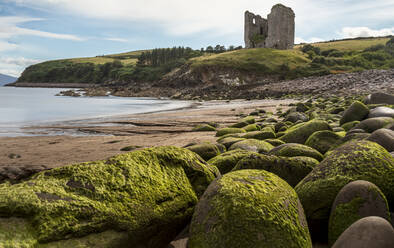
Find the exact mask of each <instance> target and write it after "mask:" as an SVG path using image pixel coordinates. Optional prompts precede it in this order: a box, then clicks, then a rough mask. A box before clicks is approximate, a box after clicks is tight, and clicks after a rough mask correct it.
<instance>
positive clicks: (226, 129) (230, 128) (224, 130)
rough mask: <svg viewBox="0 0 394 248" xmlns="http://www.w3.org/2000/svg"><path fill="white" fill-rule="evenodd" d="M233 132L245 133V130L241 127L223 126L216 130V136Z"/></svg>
mask: <svg viewBox="0 0 394 248" xmlns="http://www.w3.org/2000/svg"><path fill="white" fill-rule="evenodd" d="M233 133H246V131H245V130H244V129H242V128H234V127H225V128H222V129H219V130H218V131H217V132H216V137H220V136H223V135H226V134H233Z"/></svg>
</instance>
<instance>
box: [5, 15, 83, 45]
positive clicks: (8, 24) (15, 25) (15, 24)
mask: <svg viewBox="0 0 394 248" xmlns="http://www.w3.org/2000/svg"><path fill="white" fill-rule="evenodd" d="M42 20H43V19H41V18H30V17H21V16H1V17H0V39H3V40H5V39H9V38H12V37H15V36H22V35H32V36H39V37H45V38H53V39H64V40H73V41H82V40H83V39H82V38H80V37H77V36H75V35H71V34H58V33H51V32H45V31H40V30H35V29H29V28H22V27H20V26H19V25H20V24H23V23H26V22H32V21H42ZM3 42H4V41H3Z"/></svg>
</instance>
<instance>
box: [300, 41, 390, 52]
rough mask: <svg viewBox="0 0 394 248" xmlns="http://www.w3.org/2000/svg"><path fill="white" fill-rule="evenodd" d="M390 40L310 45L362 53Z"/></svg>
mask: <svg viewBox="0 0 394 248" xmlns="http://www.w3.org/2000/svg"><path fill="white" fill-rule="evenodd" d="M389 39H390V38H370V39H354V40H342V41H332V42H318V43H313V44H311V45H313V46H315V47H319V48H320V49H321V50H329V49H337V50H339V51H362V50H364V49H365V48H368V47H371V46H374V45H379V44H381V45H385V44H386V43H387V41H389ZM301 47H302V45H297V46H295V49H299V48H301Z"/></svg>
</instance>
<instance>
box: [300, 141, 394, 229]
mask: <svg viewBox="0 0 394 248" xmlns="http://www.w3.org/2000/svg"><path fill="white" fill-rule="evenodd" d="M355 180H366V181H369V182H371V183H374V184H375V185H376V186H378V187H379V188H380V189H381V190H382V192H383V193H384V194H385V196H386V197H387V200H388V203H389V205H390V206H391V207H394V158H393V157H392V156H391V155H390V153H388V152H387V151H386V149H384V148H383V147H382V146H380V145H379V144H377V143H375V142H370V141H365V140H362V141H349V142H347V143H345V144H343V145H342V146H340V147H338V148H336V149H335V150H333V151H331V152H330V153H329V154H328V156H326V158H325V159H324V160H323V161H322V162H321V163H320V164H319V165H318V166H316V167H315V168H314V169H313V170H312V171H311V173H309V174H308V175H307V176H306V177H305V178H304V179H303V180H302V181H301V182H300V183H299V184H298V185H297V186H296V187H295V190H296V192H297V194H298V196H299V197H300V200H301V202H302V205H303V207H304V209H305V214H306V216H307V219H308V222H309V223H310V224H311V228H312V229H311V230H312V233H313V232H314V231H313V229H314V228H316V230H318V228H320V227H326V226H328V218H329V214H330V208H331V206H332V204H333V202H334V199H335V197H336V196H337V194H338V192H339V191H340V189H341V188H342V187H343V186H345V185H346V184H348V183H349V182H352V181H355ZM313 235H314V234H312V236H313Z"/></svg>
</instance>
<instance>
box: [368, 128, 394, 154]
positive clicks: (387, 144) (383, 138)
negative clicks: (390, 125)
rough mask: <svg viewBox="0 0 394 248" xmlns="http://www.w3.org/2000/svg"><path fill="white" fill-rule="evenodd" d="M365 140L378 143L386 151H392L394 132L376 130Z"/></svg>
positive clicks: (393, 149) (383, 129)
mask: <svg viewBox="0 0 394 248" xmlns="http://www.w3.org/2000/svg"><path fill="white" fill-rule="evenodd" d="M367 140H369V141H373V142H376V143H378V144H379V145H381V146H383V147H384V148H386V150H387V151H389V152H393V151H394V131H393V130H390V129H385V128H382V129H378V130H376V131H375V132H373V133H372V134H371V135H370V136H369V137H368V138H367Z"/></svg>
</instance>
